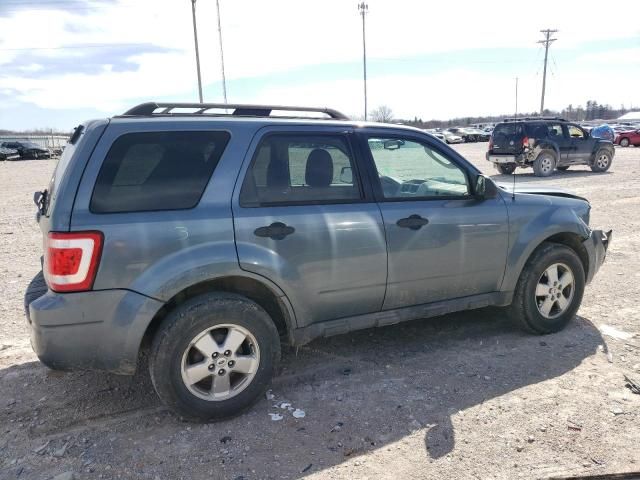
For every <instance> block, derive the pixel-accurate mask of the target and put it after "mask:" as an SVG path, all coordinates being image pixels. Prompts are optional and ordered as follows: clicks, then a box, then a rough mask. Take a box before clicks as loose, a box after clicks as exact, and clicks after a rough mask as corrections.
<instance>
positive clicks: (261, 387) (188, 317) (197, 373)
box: [149, 293, 280, 421]
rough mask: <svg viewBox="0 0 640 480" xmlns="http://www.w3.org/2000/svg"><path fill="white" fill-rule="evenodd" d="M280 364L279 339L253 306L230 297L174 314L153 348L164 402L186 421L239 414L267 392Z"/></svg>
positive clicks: (217, 296) (152, 365)
mask: <svg viewBox="0 0 640 480" xmlns="http://www.w3.org/2000/svg"><path fill="white" fill-rule="evenodd" d="M279 361H280V337H279V334H278V331H277V329H276V327H275V325H274V323H273V321H272V320H271V317H269V315H268V314H267V312H265V311H264V310H263V309H262V307H260V306H259V305H258V304H256V303H255V302H252V301H251V300H249V299H247V298H245V297H242V296H240V295H235V294H230V293H208V294H203V295H199V296H197V297H194V298H192V299H190V300H188V301H186V302H185V303H183V304H181V305H179V306H178V307H176V308H175V309H174V310H172V311H171V312H170V313H169V314H168V315H167V317H166V318H165V319H164V321H163V322H162V325H161V326H160V329H159V330H158V332H157V333H156V335H155V336H154V339H153V343H152V346H151V352H150V358H149V370H150V373H151V380H152V382H153V386H154V387H155V389H156V392H157V393H158V396H159V397H160V399H161V400H162V401H163V402H164V403H165V404H166V405H167V406H169V407H170V408H172V409H173V410H175V411H176V412H177V413H178V414H180V415H181V416H182V417H183V418H185V419H187V420H191V421H211V420H220V419H224V418H229V417H232V416H235V415H238V414H239V413H241V412H242V411H244V410H246V409H247V408H249V407H251V406H252V405H253V404H254V403H255V402H256V401H257V400H258V399H259V398H260V397H261V396H262V395H263V394H264V392H265V390H266V389H267V387H268V386H269V384H270V382H271V378H272V377H273V375H274V373H275V371H276V368H277V365H278V363H279Z"/></svg>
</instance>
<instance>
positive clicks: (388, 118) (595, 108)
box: [369, 100, 637, 128]
mask: <svg viewBox="0 0 640 480" xmlns="http://www.w3.org/2000/svg"><path fill="white" fill-rule="evenodd" d="M636 110H637V109H633V108H626V107H625V106H624V105H621V106H620V108H613V107H612V106H611V105H608V104H600V103H598V102H597V101H595V100H588V101H587V103H586V105H585V106H582V105H577V106H574V105H572V104H569V105H567V106H566V107H565V108H563V109H562V110H560V111H558V110H550V109H545V110H544V113H543V116H545V117H562V118H565V119H567V120H569V121H573V122H584V121H588V120H613V119H616V118H618V117H620V116H622V115H624V114H625V113H628V112H631V111H636ZM513 116H514V114H513V113H509V114H503V115H486V116H479V117H456V118H451V119H449V120H435V119H432V120H423V119H422V118H419V117H417V116H416V117H414V118H413V119H399V118H395V117H394V115H393V111H392V110H391V108H389V107H388V106H387V105H381V106H379V107H378V108H376V109H374V110H373V111H372V112H371V114H370V116H369V119H370V120H371V121H373V122H384V123H401V124H403V125H410V126H412V127H418V128H443V127H453V126H465V125H471V124H473V123H496V122H500V121H502V120H504V119H505V118H513ZM518 116H519V117H537V116H540V114H539V113H538V112H533V113H530V112H529V113H528V112H521V113H519V114H518Z"/></svg>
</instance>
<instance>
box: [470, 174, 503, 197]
mask: <svg viewBox="0 0 640 480" xmlns="http://www.w3.org/2000/svg"><path fill="white" fill-rule="evenodd" d="M497 195H498V187H497V186H496V184H495V183H493V180H491V179H490V178H488V177H485V176H484V175H478V176H477V177H476V185H475V196H476V198H478V199H479V200H487V199H489V198H495V197H496V196H497Z"/></svg>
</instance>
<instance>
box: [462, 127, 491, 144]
mask: <svg viewBox="0 0 640 480" xmlns="http://www.w3.org/2000/svg"><path fill="white" fill-rule="evenodd" d="M465 130H466V131H467V133H469V134H471V135H473V138H474V140H473V141H476V142H488V141H489V139H490V138H491V133H488V132H485V131H484V130H480V129H477V128H467V129H465Z"/></svg>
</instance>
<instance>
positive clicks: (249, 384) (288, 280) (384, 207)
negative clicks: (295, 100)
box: [25, 103, 611, 420]
mask: <svg viewBox="0 0 640 480" xmlns="http://www.w3.org/2000/svg"><path fill="white" fill-rule="evenodd" d="M189 109H191V110H192V111H193V113H191V114H188V113H185V112H186V111H188V110H189ZM174 110H179V112H180V113H177V114H175V115H173V114H172V111H174ZM213 111H216V112H218V114H216V115H207V113H208V112H213ZM278 111H283V112H284V113H285V114H287V115H288V116H289V117H292V116H295V115H296V114H298V115H300V114H301V113H305V114H306V115H307V117H306V118H299V119H296V121H295V122H291V120H290V119H286V118H281V117H280V118H278V117H277V116H271V114H272V113H273V112H278ZM155 112H158V114H156V113H155ZM224 112H229V113H228V114H226V115H225V114H224ZM309 114H317V115H323V116H326V117H327V118H328V119H330V120H331V121H326V120H324V119H310V118H308V115H309ZM222 117H225V118H222ZM248 117H251V118H248ZM34 200H35V202H36V205H37V208H38V214H37V217H36V218H37V220H38V223H39V226H40V229H41V231H42V235H43V239H44V262H43V273H40V274H39V275H38V276H36V278H34V280H33V281H32V282H31V284H30V285H29V288H28V289H27V291H26V294H25V305H26V306H27V322H28V325H29V328H30V332H31V344H32V345H33V348H34V350H35V352H36V354H37V355H38V357H39V358H40V360H41V361H42V362H43V363H45V364H46V365H48V366H50V367H51V368H57V369H102V370H108V371H111V372H115V373H119V374H128V375H130V374H133V373H134V371H135V370H136V367H137V366H138V358H139V355H140V353H141V351H142V350H143V349H144V346H146V345H149V350H148V359H149V371H150V375H151V379H152V381H153V386H154V387H155V389H156V391H157V393H158V395H159V396H160V398H161V399H162V400H163V401H164V403H166V404H167V405H168V406H170V407H171V408H173V409H174V410H175V411H177V412H178V413H179V414H180V415H182V416H183V417H185V418H189V419H195V420H211V419H218V418H224V417H228V416H232V415H235V414H237V413H238V412H241V411H242V410H244V409H246V408H248V407H249V406H251V405H252V404H253V403H254V402H255V401H256V400H257V399H258V398H260V397H261V396H262V395H263V393H264V391H265V389H266V388H267V387H268V385H269V383H270V381H271V377H272V375H274V373H275V372H276V371H277V365H278V361H279V359H280V349H281V342H284V343H286V344H289V345H293V346H298V345H303V344H305V343H307V342H309V341H311V340H312V339H314V338H317V337H324V336H330V335H336V334H346V333H348V332H351V331H354V330H358V329H362V328H369V327H376V326H384V325H391V324H395V323H398V322H403V321H407V320H412V319H421V318H425V317H430V316H435V315H441V314H443V313H449V312H455V311H461V310H468V309H473V308H479V307H485V306H502V307H507V310H506V311H507V312H508V314H509V315H510V316H511V317H512V318H513V320H514V321H516V322H517V323H518V324H519V325H521V326H522V327H523V328H525V329H527V330H528V331H531V332H533V333H538V334H546V333H551V332H556V331H558V330H561V329H562V328H564V327H565V326H566V325H567V323H568V322H569V321H570V320H571V319H572V318H573V317H574V315H575V313H576V311H577V310H578V307H579V306H580V302H581V300H582V296H583V293H584V288H585V285H586V284H587V283H589V282H590V281H591V279H592V278H593V277H594V275H595V273H596V272H597V270H598V269H599V268H600V266H601V264H602V263H603V261H604V258H605V255H606V251H607V247H608V245H609V242H610V239H611V232H607V233H604V232H603V231H601V230H592V229H591V228H590V227H589V217H590V208H591V207H590V205H589V202H588V201H587V200H585V199H584V198H581V197H577V196H575V195H571V194H568V193H566V192H558V191H554V190H550V189H544V188H541V187H536V188H535V190H534V191H527V192H526V193H518V192H511V191H506V190H503V189H501V188H499V187H497V186H496V184H494V183H493V181H492V180H491V179H489V178H488V177H486V176H484V175H482V174H481V172H480V171H479V170H478V169H477V168H476V167H474V166H473V165H472V164H471V163H469V162H468V161H467V160H465V159H464V158H463V157H462V156H460V155H459V154H458V153H456V151H454V150H453V149H452V148H450V147H448V146H447V145H445V144H443V143H442V142H440V141H439V140H437V139H435V138H434V137H432V136H431V135H428V134H426V133H425V132H424V131H422V130H419V129H415V128H410V127H403V126H397V125H382V124H378V123H362V122H359V121H351V120H349V119H348V118H347V117H345V116H344V115H342V114H341V113H339V112H336V111H335V110H328V109H311V108H303V107H273V106H261V105H232V104H167V103H158V104H156V103H150V104H142V105H139V106H137V107H134V108H132V109H131V110H129V111H128V112H126V113H125V114H124V115H122V116H119V117H114V118H111V119H104V120H94V121H90V122H87V123H85V124H83V125H82V126H80V127H78V128H77V129H76V130H75V133H74V134H73V136H72V138H71V139H70V141H69V144H68V146H67V148H65V152H64V154H63V157H62V159H61V160H60V161H59V162H58V165H57V168H56V170H55V172H54V175H53V177H52V179H51V182H50V183H49V186H48V187H47V189H45V190H44V191H42V192H36V195H35V197H34ZM487 225H490V226H491V228H489V229H488V228H487ZM478 252H481V253H482V254H481V255H479V254H478ZM38 256H39V255H37V254H36V253H35V252H34V262H36V261H38V262H39V259H37V257H38ZM443 272H444V274H443Z"/></svg>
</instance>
